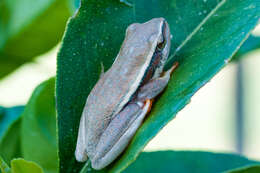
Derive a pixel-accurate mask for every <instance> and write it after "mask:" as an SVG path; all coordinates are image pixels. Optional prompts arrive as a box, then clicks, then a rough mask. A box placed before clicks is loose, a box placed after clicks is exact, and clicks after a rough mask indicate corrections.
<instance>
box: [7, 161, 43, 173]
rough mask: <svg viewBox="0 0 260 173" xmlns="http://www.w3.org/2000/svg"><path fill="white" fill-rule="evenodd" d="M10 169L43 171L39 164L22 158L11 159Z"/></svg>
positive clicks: (14, 171) (14, 172) (31, 172)
mask: <svg viewBox="0 0 260 173" xmlns="http://www.w3.org/2000/svg"><path fill="white" fill-rule="evenodd" d="M11 171H12V173H43V170H42V168H41V167H40V166H39V165H37V164H36V163H34V162H31V161H26V160H24V159H13V160H12V161H11Z"/></svg>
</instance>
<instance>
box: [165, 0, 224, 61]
mask: <svg viewBox="0 0 260 173" xmlns="http://www.w3.org/2000/svg"><path fill="white" fill-rule="evenodd" d="M225 2H226V0H221V1H220V2H219V3H218V4H217V5H216V7H215V8H213V9H212V10H211V11H210V12H209V14H208V15H207V16H206V17H205V18H204V19H203V20H202V21H201V22H200V23H199V24H198V26H197V27H195V28H194V29H193V31H192V32H191V33H190V34H189V35H188V36H187V37H186V38H185V40H183V42H182V43H181V44H180V45H179V46H178V47H177V48H176V49H175V51H174V52H173V54H172V55H171V56H170V58H169V59H168V62H169V61H171V60H172V58H173V57H174V56H175V55H176V54H177V52H178V51H180V50H181V48H182V47H183V46H185V45H186V43H188V41H189V40H190V39H191V38H192V37H193V36H194V35H195V34H196V33H197V32H198V31H199V30H200V28H201V27H202V26H203V25H204V24H205V23H206V22H207V21H208V20H209V19H210V17H211V16H213V15H214V14H215V12H216V11H217V10H218V9H219V8H220V7H221V6H222V5H223V4H224V3H225Z"/></svg>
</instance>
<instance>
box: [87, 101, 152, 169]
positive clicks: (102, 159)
mask: <svg viewBox="0 0 260 173" xmlns="http://www.w3.org/2000/svg"><path fill="white" fill-rule="evenodd" d="M150 106H151V101H150V100H147V101H146V102H145V103H142V102H138V103H129V104H128V105H126V107H125V108H124V109H123V110H122V111H121V112H120V113H118V114H117V115H116V116H114V118H113V119H112V120H111V122H110V123H109V126H108V127H107V128H106V129H105V131H104V132H103V134H102V136H101V137H100V140H99V143H98V145H97V146H96V150H95V153H96V154H95V156H94V157H93V158H91V165H92V167H93V168H94V169H102V168H104V167H106V166H107V165H108V164H110V163H111V162H112V161H113V160H114V159H115V158H116V157H117V156H118V155H119V154H120V153H121V152H122V151H123V150H124V149H125V147H126V146H127V144H128V143H129V141H130V140H131V138H132V137H133V135H134V134H135V132H136V130H137V129H138V127H139V126H140V125H141V123H142V121H143V119H144V117H145V115H146V114H147V112H149V110H150Z"/></svg>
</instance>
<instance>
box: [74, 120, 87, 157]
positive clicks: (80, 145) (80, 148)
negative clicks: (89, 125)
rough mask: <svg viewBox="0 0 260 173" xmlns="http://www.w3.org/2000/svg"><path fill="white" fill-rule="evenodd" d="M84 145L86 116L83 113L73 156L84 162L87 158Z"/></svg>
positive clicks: (85, 144)
mask: <svg viewBox="0 0 260 173" xmlns="http://www.w3.org/2000/svg"><path fill="white" fill-rule="evenodd" d="M86 146H87V142H86V117H85V116H84V115H83V116H82V117H81V119H80V125H79V133H78V139H77V146H76V151H75V157H76V160H77V161H79V162H85V161H86V160H88V156H87V152H86Z"/></svg>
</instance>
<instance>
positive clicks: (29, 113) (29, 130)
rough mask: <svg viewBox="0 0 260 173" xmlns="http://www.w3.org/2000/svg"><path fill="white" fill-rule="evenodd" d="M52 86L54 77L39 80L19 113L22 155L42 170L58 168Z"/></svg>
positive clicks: (49, 172) (48, 170) (52, 171)
mask: <svg viewBox="0 0 260 173" xmlns="http://www.w3.org/2000/svg"><path fill="white" fill-rule="evenodd" d="M54 86H55V79H54V78H51V79H49V80H47V81H45V82H43V83H42V84H40V85H39V86H38V87H37V88H36V89H35V91H34V92H33V94H32V96H31V98H30V100H29V102H28V103H27V105H26V107H25V110H24V113H23V115H22V116H23V119H22V128H21V134H22V135H21V136H22V154H23V157H24V158H25V159H26V160H31V161H34V162H36V163H38V164H40V165H41V166H42V168H43V170H44V172H46V173H56V172H57V169H58V153H57V150H58V149H57V141H56V109H55V97H54Z"/></svg>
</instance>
